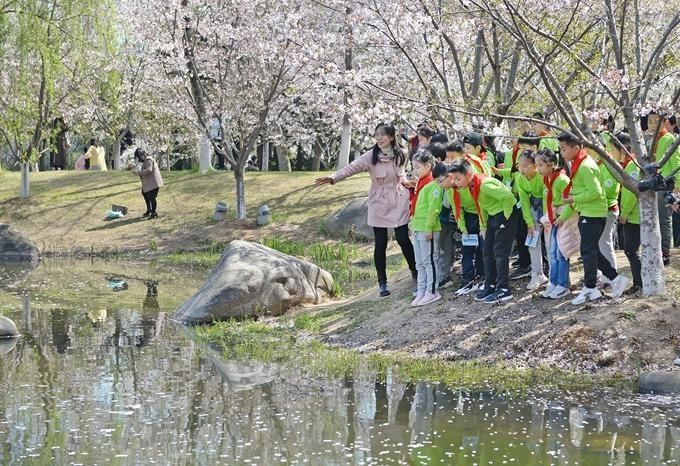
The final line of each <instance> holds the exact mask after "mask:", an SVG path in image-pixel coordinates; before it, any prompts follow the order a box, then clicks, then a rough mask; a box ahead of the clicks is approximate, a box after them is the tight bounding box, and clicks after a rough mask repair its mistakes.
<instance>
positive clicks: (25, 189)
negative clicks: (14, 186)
mask: <svg viewBox="0 0 680 466" xmlns="http://www.w3.org/2000/svg"><path fill="white" fill-rule="evenodd" d="M28 171H29V162H21V198H22V199H26V198H28V194H29V178H28Z"/></svg>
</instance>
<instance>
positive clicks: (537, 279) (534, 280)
mask: <svg viewBox="0 0 680 466" xmlns="http://www.w3.org/2000/svg"><path fill="white" fill-rule="evenodd" d="M547 281H548V277H546V276H545V275H543V274H542V273H541V274H538V275H532V276H531V281H530V282H529V284H528V285H527V291H534V290H536V289H538V287H539V286H541V285H542V284H544V283H545V282H547Z"/></svg>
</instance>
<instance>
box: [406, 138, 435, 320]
mask: <svg viewBox="0 0 680 466" xmlns="http://www.w3.org/2000/svg"><path fill="white" fill-rule="evenodd" d="M434 166H435V159H434V156H433V155H432V153H431V152H430V151H429V150H427V149H418V152H416V154H415V155H414V156H413V174H414V175H415V177H416V178H417V179H418V182H417V184H416V188H415V192H414V194H413V197H412V198H411V222H410V227H411V231H412V232H413V240H414V241H413V248H414V251H415V255H416V270H417V271H418V291H417V293H416V297H415V299H414V300H413V301H412V302H411V306H414V307H416V306H424V305H425V304H430V303H433V302H435V301H439V300H440V299H441V295H440V294H439V292H438V291H437V288H438V286H439V278H438V277H437V269H438V266H437V262H438V259H439V232H440V231H441V224H440V222H439V212H440V211H441V209H442V197H443V191H442V188H441V187H440V186H439V185H438V184H437V183H435V182H434V178H433V177H432V168H433V167H434Z"/></svg>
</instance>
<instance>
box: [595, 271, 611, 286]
mask: <svg viewBox="0 0 680 466" xmlns="http://www.w3.org/2000/svg"><path fill="white" fill-rule="evenodd" d="M597 284H598V285H599V286H601V287H606V286H609V285H611V284H612V281H611V280H610V279H608V278H607V277H605V276H604V275H602V272H599V273H598V275H597Z"/></svg>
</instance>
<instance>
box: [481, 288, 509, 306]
mask: <svg viewBox="0 0 680 466" xmlns="http://www.w3.org/2000/svg"><path fill="white" fill-rule="evenodd" d="M510 299H512V292H511V291H510V290H508V289H506V288H501V289H499V290H498V291H496V292H495V293H492V294H490V295H488V296H487V297H486V298H484V303H485V304H493V303H495V302H503V301H508V300H510Z"/></svg>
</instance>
